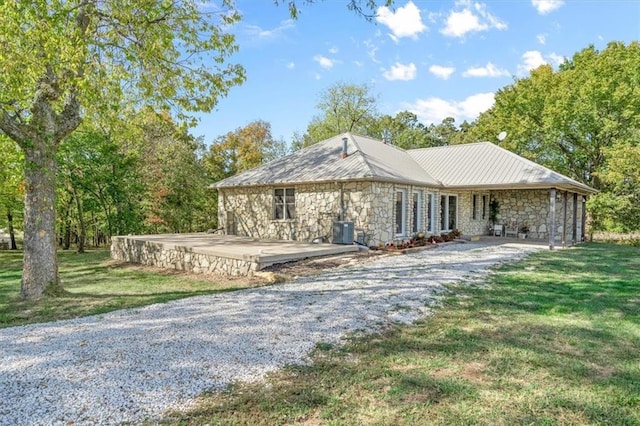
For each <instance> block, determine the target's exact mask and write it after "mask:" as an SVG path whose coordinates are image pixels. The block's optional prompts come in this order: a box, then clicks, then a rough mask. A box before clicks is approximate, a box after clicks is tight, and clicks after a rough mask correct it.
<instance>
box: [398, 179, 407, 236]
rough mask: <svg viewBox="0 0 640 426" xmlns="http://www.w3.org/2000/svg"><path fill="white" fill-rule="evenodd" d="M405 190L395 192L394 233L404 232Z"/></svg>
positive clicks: (400, 233)
mask: <svg viewBox="0 0 640 426" xmlns="http://www.w3.org/2000/svg"><path fill="white" fill-rule="evenodd" d="M405 213H406V207H405V192H404V190H400V191H397V192H396V235H404V234H405V229H406V227H405V218H406V214H405Z"/></svg>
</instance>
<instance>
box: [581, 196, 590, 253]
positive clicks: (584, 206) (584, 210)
mask: <svg viewBox="0 0 640 426" xmlns="http://www.w3.org/2000/svg"><path fill="white" fill-rule="evenodd" d="M586 227H587V197H586V196H583V197H582V230H581V232H580V233H581V234H582V235H580V241H581V242H584V239H585V235H586V232H585V231H586ZM591 241H593V233H592V234H591Z"/></svg>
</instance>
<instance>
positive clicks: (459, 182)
mask: <svg viewBox="0 0 640 426" xmlns="http://www.w3.org/2000/svg"><path fill="white" fill-rule="evenodd" d="M407 152H408V154H409V155H410V156H411V157H413V158H414V159H415V160H416V161H417V162H418V164H420V166H422V167H423V168H424V169H425V170H429V173H431V174H432V175H433V176H435V177H436V178H437V179H439V180H440V181H441V182H442V183H443V185H444V186H445V187H448V188H487V189H509V188H541V187H544V188H550V187H557V188H562V189H571V190H573V191H577V192H580V193H595V192H596V191H595V190H594V189H592V188H590V187H589V186H587V185H585V184H583V183H580V182H578V181H575V180H573V179H571V178H568V177H567V176H564V175H562V174H560V173H557V172H554V171H553V170H551V169H548V168H546V167H544V166H541V165H540V164H537V163H534V162H533V161H530V160H527V159H526V158H523V157H520V156H519V155H516V154H514V153H513V152H511V151H508V150H506V149H504V148H501V147H499V146H497V145H494V144H492V143H490V142H478V143H471V144H464V145H449V146H443V147H436V148H423V149H414V150H409V151H407Z"/></svg>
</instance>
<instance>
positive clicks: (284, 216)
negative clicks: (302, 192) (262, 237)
mask: <svg viewBox="0 0 640 426" xmlns="http://www.w3.org/2000/svg"><path fill="white" fill-rule="evenodd" d="M277 191H282V203H279V202H278V201H277V197H278V195H277V194H276V192H277ZM289 192H291V193H292V194H290V193H289ZM287 196H293V202H288V201H287ZM278 205H280V206H282V217H278V214H277V212H278V209H277V206H278ZM289 205H293V216H291V217H289V216H290V215H289V209H288V208H287V206H289ZM272 217H273V220H293V219H295V217H296V190H295V188H293V187H289V188H275V189H274V190H273V216H272Z"/></svg>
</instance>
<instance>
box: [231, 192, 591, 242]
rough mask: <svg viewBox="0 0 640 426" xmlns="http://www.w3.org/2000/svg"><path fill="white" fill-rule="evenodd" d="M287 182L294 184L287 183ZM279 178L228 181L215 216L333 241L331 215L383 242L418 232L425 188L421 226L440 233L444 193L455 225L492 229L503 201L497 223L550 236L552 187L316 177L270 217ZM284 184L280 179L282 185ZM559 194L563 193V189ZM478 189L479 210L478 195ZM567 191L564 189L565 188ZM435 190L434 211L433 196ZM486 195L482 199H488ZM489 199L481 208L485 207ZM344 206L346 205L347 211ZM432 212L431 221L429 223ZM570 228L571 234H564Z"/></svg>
mask: <svg viewBox="0 0 640 426" xmlns="http://www.w3.org/2000/svg"><path fill="white" fill-rule="evenodd" d="M288 187H290V186H288ZM275 188H276V187H274V186H261V187H246V188H225V189H221V190H220V195H219V197H218V220H219V224H220V226H221V227H222V228H223V229H225V230H226V233H228V234H236V235H242V236H248V237H253V238H261V239H283V240H300V241H311V240H313V239H314V238H317V237H323V238H324V240H325V241H327V242H331V240H332V237H333V235H332V234H333V222H334V221H335V220H346V221H352V222H353V223H354V227H355V231H356V235H355V237H357V236H358V235H359V234H361V235H364V242H365V244H367V245H369V246H377V245H379V244H385V243H387V242H390V241H393V240H395V239H404V238H409V237H411V236H412V235H413V234H414V232H413V229H412V225H413V214H414V213H413V208H412V207H413V205H412V197H413V193H414V192H418V193H420V194H421V199H422V203H421V205H420V208H419V214H420V218H419V219H420V220H419V223H418V231H419V232H425V233H426V234H439V233H440V232H442V231H443V230H442V229H441V214H442V212H441V196H443V195H446V196H449V195H455V196H456V197H457V216H456V223H457V226H456V228H457V229H458V230H460V231H461V232H462V234H463V235H465V236H472V235H487V234H489V226H490V224H491V223H490V221H489V203H490V201H491V199H497V200H498V201H499V203H500V215H499V216H498V223H500V224H505V223H508V222H510V221H512V220H515V221H517V222H518V224H519V225H521V224H523V223H526V224H527V225H528V226H529V229H530V231H529V237H530V238H541V239H544V238H548V237H549V227H550V223H551V213H550V209H549V191H548V190H509V191H490V192H489V191H440V190H434V189H433V188H428V187H423V186H418V185H400V184H392V183H386V182H344V183H318V184H305V185H296V186H295V218H294V219H290V220H275V219H273V209H274V207H273V202H274V189H275ZM278 188H282V187H278ZM397 191H404V193H405V203H406V204H405V209H404V214H405V218H404V219H405V224H406V229H405V232H404V233H399V232H398V230H397V229H396V208H395V207H396V206H395V200H396V192H397ZM558 193H559V194H563V193H560V192H558ZM474 196H475V197H476V206H475V217H474V214H473V210H474V209H473V198H474ZM562 196H563V195H562ZM562 196H559V197H560V198H558V201H557V203H556V240H557V241H562V238H563V236H564V237H565V241H567V243H571V242H572V239H573V194H572V193H569V194H568V203H567V209H566V210H567V215H566V220H565V217H564V203H563V201H562V199H561V198H562ZM431 197H433V205H432V210H433V213H432V217H431V218H430V217H429V200H430V199H431ZM483 199H484V203H483ZM578 200H579V203H578V205H577V214H576V218H577V220H576V226H577V228H578V229H577V237H578V238H577V241H578V242H579V241H582V239H581V237H582V229H581V225H582V220H581V218H582V208H583V205H582V202H581V201H582V197H581V196H579V197H578ZM483 204H484V205H483ZM483 207H484V210H483ZM343 210H344V211H343ZM430 219H431V220H432V222H433V223H432V226H431V227H430V223H429V222H430ZM563 232H566V234H563Z"/></svg>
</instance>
